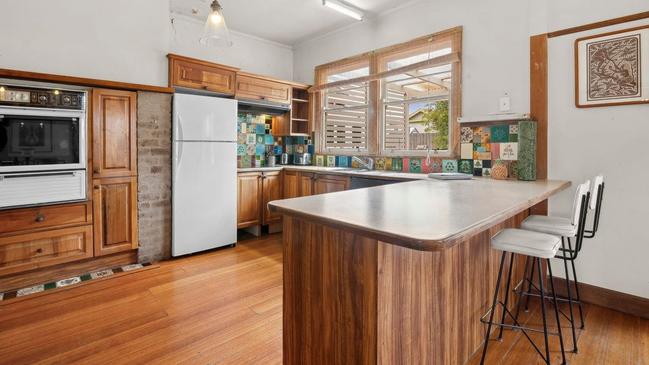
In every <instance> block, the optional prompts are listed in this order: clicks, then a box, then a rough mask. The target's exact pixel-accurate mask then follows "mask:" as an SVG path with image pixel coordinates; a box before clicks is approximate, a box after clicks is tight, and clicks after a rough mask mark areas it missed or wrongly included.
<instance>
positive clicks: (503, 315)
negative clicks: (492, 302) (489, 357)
mask: <svg viewBox="0 0 649 365" xmlns="http://www.w3.org/2000/svg"><path fill="white" fill-rule="evenodd" d="M513 266H514V253H513V252H512V253H511V254H510V259H509V272H508V274H507V283H506V284H505V303H504V304H503V314H502V316H501V317H500V324H501V326H500V330H499V331H498V340H499V341H500V340H502V339H503V329H504V327H503V326H502V325H503V324H505V314H507V311H506V310H505V309H506V308H507V304H508V303H509V285H510V283H511V281H512V267H513Z"/></svg>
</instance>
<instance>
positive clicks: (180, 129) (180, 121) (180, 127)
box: [176, 113, 183, 141]
mask: <svg viewBox="0 0 649 365" xmlns="http://www.w3.org/2000/svg"><path fill="white" fill-rule="evenodd" d="M176 120H177V121H178V135H177V136H176V141H182V140H183V119H182V118H181V117H180V114H178V113H176Z"/></svg>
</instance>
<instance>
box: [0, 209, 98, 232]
mask: <svg viewBox="0 0 649 365" xmlns="http://www.w3.org/2000/svg"><path fill="white" fill-rule="evenodd" d="M85 223H90V212H89V204H88V203H83V204H70V205H53V206H44V207H36V208H25V209H14V210H7V211H2V212H0V234H1V233H10V232H17V231H25V230H30V229H39V228H47V227H55V226H63V225H71V224H85Z"/></svg>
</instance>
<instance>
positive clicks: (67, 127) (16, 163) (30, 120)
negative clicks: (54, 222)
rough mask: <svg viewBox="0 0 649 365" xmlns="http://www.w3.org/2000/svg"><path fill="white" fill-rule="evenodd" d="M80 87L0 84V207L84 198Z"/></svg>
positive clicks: (83, 117)
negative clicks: (42, 87)
mask: <svg viewBox="0 0 649 365" xmlns="http://www.w3.org/2000/svg"><path fill="white" fill-rule="evenodd" d="M86 150H87V138H86V110H85V92H80V91H63V90H56V89H33V88H20V87H7V86H0V209H1V208H7V207H15V206H25V205H38V204H51V203H56V202H65V201H74V200H83V199H86V181H85V177H86V164H87V163H86Z"/></svg>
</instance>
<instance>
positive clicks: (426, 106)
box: [379, 42, 453, 156]
mask: <svg viewBox="0 0 649 365" xmlns="http://www.w3.org/2000/svg"><path fill="white" fill-rule="evenodd" d="M449 54H451V47H450V44H448V43H447V42H441V43H432V44H430V45H426V46H423V47H414V48H411V49H409V50H407V51H405V52H404V51H399V52H395V54H391V55H386V56H385V57H383V58H382V59H381V61H380V65H381V68H382V69H384V70H387V71H393V70H396V71H395V72H397V73H396V74H393V75H390V76H388V77H385V78H383V79H382V80H381V99H380V102H379V109H380V113H381V114H380V116H379V122H380V125H381V131H380V136H381V144H380V154H381V155H387V156H393V155H398V156H401V155H405V156H410V155H417V154H425V153H428V151H430V150H438V151H448V150H449V134H450V129H449V125H450V115H449V113H448V111H449V102H450V99H451V90H452V87H453V82H452V73H453V72H452V71H453V69H452V64H451V63H447V64H441V65H438V66H429V65H427V63H426V62H425V61H428V60H433V59H438V57H441V56H445V55H449ZM411 65H421V66H419V67H416V66H414V68H409V67H408V66H411ZM400 70H403V71H400Z"/></svg>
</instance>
